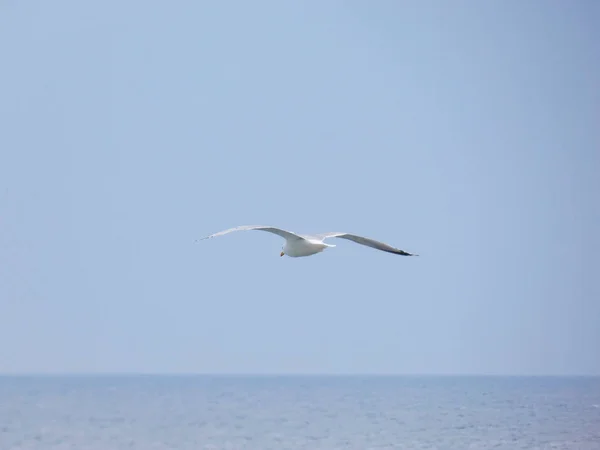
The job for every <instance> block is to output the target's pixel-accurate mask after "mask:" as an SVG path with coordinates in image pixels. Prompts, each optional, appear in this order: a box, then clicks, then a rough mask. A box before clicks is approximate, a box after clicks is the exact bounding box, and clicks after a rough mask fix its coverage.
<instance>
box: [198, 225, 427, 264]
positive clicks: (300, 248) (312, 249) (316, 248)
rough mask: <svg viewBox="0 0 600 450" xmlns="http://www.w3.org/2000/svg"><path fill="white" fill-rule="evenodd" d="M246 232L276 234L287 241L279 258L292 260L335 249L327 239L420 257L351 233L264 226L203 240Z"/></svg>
mask: <svg viewBox="0 0 600 450" xmlns="http://www.w3.org/2000/svg"><path fill="white" fill-rule="evenodd" d="M245 230H261V231H267V232H269V233H273V234H276V235H278V236H281V237H282V238H284V239H285V244H284V245H283V247H282V248H281V254H280V255H279V256H283V255H287V256H290V257H292V258H299V257H302V256H311V255H314V254H316V253H320V252H322V251H323V250H325V249H326V248H328V247H335V245H331V244H326V243H325V242H324V240H325V239H327V238H341V239H348V240H350V241H354V242H356V243H358V244H362V245H366V246H368V247H372V248H375V249H377V250H381V251H384V252H388V253H393V254H395V255H403V256H419V255H417V254H414V253H408V252H405V251H404V250H400V249H398V248H394V247H392V246H390V245H388V244H384V243H383V242H379V241H375V240H373V239H369V238H366V237H363V236H357V235H356V234H349V233H337V232H333V233H321V234H314V235H307V234H297V233H294V232H292V231H286V230H282V229H281V228H276V227H271V226H263V225H242V226H239V227H234V228H229V229H227V230H223V231H219V232H218V233H215V234H211V235H210V236H206V237H203V238H201V239H200V240H201V241H203V240H204V239H210V238H214V237H217V236H223V235H224V234H228V233H231V232H232V231H245Z"/></svg>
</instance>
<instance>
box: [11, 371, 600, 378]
mask: <svg viewBox="0 0 600 450" xmlns="http://www.w3.org/2000/svg"><path fill="white" fill-rule="evenodd" d="M144 376H146V377H259V378H267V377H315V378H316V377H321V378H326V377H329V378H352V377H354V378H359V377H371V378H375V377H389V378H391V377H395V378H402V377H404V378H414V377H421V378H432V377H438V378H457V377H464V378H467V377H470V378H599V377H600V374H593V373H483V372H455V373H451V372H448V373H427V372H423V373H410V372H390V373H385V372H372V373H368V372H367V373H359V372H338V373H335V372H143V371H140V372H128V371H123V372H117V371H115V372H108V371H106V372H83V371H73V372H48V371H44V372H42V371H40V372H0V377H144Z"/></svg>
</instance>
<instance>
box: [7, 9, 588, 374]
mask: <svg viewBox="0 0 600 450" xmlns="http://www.w3.org/2000/svg"><path fill="white" fill-rule="evenodd" d="M598 23H600V3H599V2H597V1H593V0H582V1H577V2H565V1H559V0H550V1H542V0H538V1H527V2H524V1H518V0H510V1H496V2H481V1H454V2H448V1H441V0H439V1H430V2H417V1H405V2H400V1H391V0H390V1H378V2H375V1H373V2H365V1H362V2H360V1H344V2H342V1H335V0H333V1H327V2H324V1H316V0H312V1H303V2H292V1H287V2H282V1H276V0H272V1H261V0H256V1H252V2H246V1H229V2H199V1H192V0H188V1H179V2H164V1H163V2H159V1H141V0H136V1H129V2H122V1H117V0H107V1H102V2H82V1H76V0H71V1H64V0H56V1H52V2H49V1H42V0H36V1H29V2H20V1H16V0H7V1H3V2H1V3H0V55H1V58H2V59H1V61H2V66H1V67H2V68H1V70H0V123H1V126H0V130H1V132H0V372H4V373H20V372H163V373H164V372H167V373H174V372H219V373H223V372H235V373H241V372H243V373H249V372H252V373H256V372H258V373H289V372H302V373H477V374H600V263H599V262H598V254H599V253H600V237H599V230H600V200H599V195H600V175H599V173H600V131H599V130H600V126H599V124H600V84H599V80H600V29H599V28H598ZM243 224H261V225H274V226H279V227H282V228H287V229H289V230H292V231H296V232H300V233H303V232H305V233H311V232H315V233H317V232H325V231H346V232H352V233H358V234H363V235H366V236H369V237H373V238H376V239H380V240H383V241H386V242H388V243H390V244H392V245H395V246H397V247H400V248H403V249H405V250H408V251H412V252H416V253H419V254H420V255H421V256H420V257H419V258H407V257H400V256H396V255H391V254H387V253H382V252H377V251H375V250H372V249H370V248H367V247H363V246H360V245H356V244H354V243H352V242H349V241H344V240H333V241H332V243H334V244H336V245H337V247H336V248H335V249H333V250H328V251H326V252H325V253H322V254H319V255H316V256H311V257H309V258H300V259H293V258H287V257H284V258H280V257H279V252H280V250H281V246H282V244H283V240H282V239H281V238H279V237H277V236H274V235H270V234H268V233H263V232H259V231H250V232H241V233H234V234H230V235H227V236H223V237H219V238H216V239H212V240H208V241H202V242H195V241H196V239H197V238H200V237H202V236H205V235H208V234H211V233H214V232H217V231H220V230H222V229H225V228H229V227H233V226H237V225H243Z"/></svg>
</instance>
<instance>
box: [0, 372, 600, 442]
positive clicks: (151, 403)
mask: <svg viewBox="0 0 600 450" xmlns="http://www.w3.org/2000/svg"><path fill="white" fill-rule="evenodd" d="M388 448H389V449H392V448H393V449H460V450H464V449H491V448H494V449H511V450H512V449H581V450H588V449H589V450H599V449H600V378H584V377H581V378H550V377H528V378H520V377H506V378H503V377H384V376H381V377H375V376H374V377H358V376H356V377H350V376H348V377H343V376H340V377H336V376H323V377H317V376H314V377H313V376H306V377H303V376H281V377H279V376H222V377H217V376H102V377H92V376H60V377H59V376H56V377H10V376H5V377H0V450H13V449H14V450H16V449H19V450H21V449H78V450H84V449H98V450H112V449H140V450H151V449H181V450H183V449H257V450H258V449H260V450H268V449H280V450H286V449H361V450H364V449H388Z"/></svg>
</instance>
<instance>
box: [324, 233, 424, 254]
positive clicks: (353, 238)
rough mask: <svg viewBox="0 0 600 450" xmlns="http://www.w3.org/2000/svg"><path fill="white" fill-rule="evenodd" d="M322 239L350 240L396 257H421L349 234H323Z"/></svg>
mask: <svg viewBox="0 0 600 450" xmlns="http://www.w3.org/2000/svg"><path fill="white" fill-rule="evenodd" d="M318 237H319V238H321V239H327V238H333V237H336V238H340V239H348V240H349V241H354V242H356V243H357V244H362V245H366V246H367V247H372V248H376V249H377V250H381V251H383V252H388V253H394V254H396V255H403V256H419V255H417V254H415V253H408V252H405V251H404V250H400V249H399V248H395V247H392V246H391V245H388V244H385V243H383V242H379V241H376V240H374V239H369V238H366V237H364V236H357V235H356V234H349V233H323V234H319V235H318Z"/></svg>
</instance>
